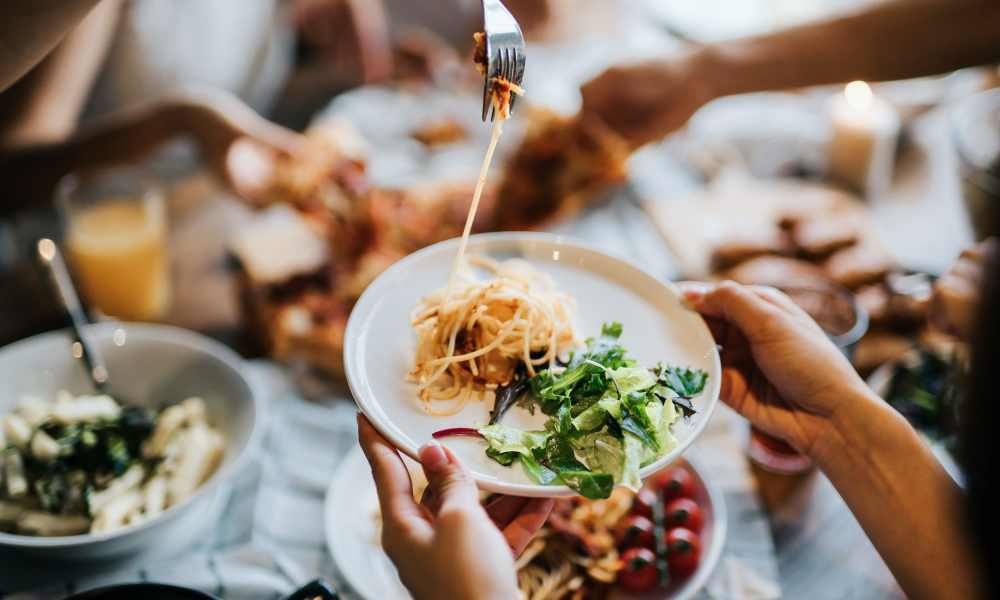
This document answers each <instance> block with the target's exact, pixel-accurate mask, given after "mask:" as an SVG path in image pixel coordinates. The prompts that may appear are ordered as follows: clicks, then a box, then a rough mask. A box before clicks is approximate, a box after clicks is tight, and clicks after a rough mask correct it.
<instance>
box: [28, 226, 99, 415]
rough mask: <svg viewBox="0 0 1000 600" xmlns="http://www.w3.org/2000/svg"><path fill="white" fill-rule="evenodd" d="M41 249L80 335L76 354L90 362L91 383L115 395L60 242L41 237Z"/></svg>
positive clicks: (65, 306)
mask: <svg viewBox="0 0 1000 600" xmlns="http://www.w3.org/2000/svg"><path fill="white" fill-rule="evenodd" d="M37 251H38V259H39V261H40V262H41V263H42V265H43V266H45V268H46V270H47V271H48V273H49V277H50V279H51V280H52V285H53V287H55V289H56V291H57V292H58V293H59V298H60V300H61V302H62V305H63V308H65V309H66V312H67V314H69V318H70V321H71V323H72V327H73V335H74V336H75V337H76V343H74V344H73V355H74V356H76V357H77V358H82V359H83V362H84V364H85V365H86V366H87V375H88V377H89V378H90V381H91V383H93V384H94V389H95V390H97V391H98V392H100V393H102V394H108V395H112V394H111V392H110V389H111V385H110V382H109V381H108V368H107V366H105V363H104V358H103V357H102V356H101V353H100V351H99V350H98V349H97V346H96V345H95V344H94V340H93V338H92V337H91V335H90V332H89V331H88V327H87V326H88V325H90V319H89V318H88V317H87V313H86V311H84V310H83V305H82V304H81V303H80V297H79V296H78V295H77V293H76V288H74V287H73V280H72V279H71V278H70V276H69V271H68V270H67V269H66V261H64V260H63V256H62V252H60V251H59V246H57V245H56V243H55V242H53V241H52V240H50V239H49V238H42V239H40V240H38V244H37Z"/></svg>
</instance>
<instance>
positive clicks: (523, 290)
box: [410, 34, 575, 416]
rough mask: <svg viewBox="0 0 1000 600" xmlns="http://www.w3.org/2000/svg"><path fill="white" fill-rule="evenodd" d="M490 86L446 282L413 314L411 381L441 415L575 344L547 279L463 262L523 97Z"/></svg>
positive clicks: (523, 270) (506, 87) (524, 270)
mask: <svg viewBox="0 0 1000 600" xmlns="http://www.w3.org/2000/svg"><path fill="white" fill-rule="evenodd" d="M476 42H477V48H478V47H479V46H480V45H482V44H483V43H484V38H483V37H482V35H481V34H477V37H476ZM479 54H480V53H479V51H478V50H477V59H476V64H477V65H480V66H481V63H484V62H485V61H484V60H482V59H481V58H480V57H479ZM490 86H491V88H490V96H491V101H492V102H493V109H494V112H495V115H496V118H495V119H494V121H493V131H492V133H491V135H490V143H489V146H488V147H487V149H486V155H485V156H484V157H483V164H482V167H481V168H480V170H479V179H478V180H477V181H476V190H475V193H474V194H473V197H472V203H471V204H470V205H469V213H468V217H467V218H466V220H465V227H464V228H463V230H462V238H461V241H460V242H459V246H458V252H457V253H456V255H455V262H454V264H453V265H452V270H451V275H450V276H449V278H448V285H447V286H446V287H445V288H444V289H443V290H438V291H437V292H435V293H433V294H431V295H430V296H427V297H426V298H424V299H423V301H422V302H421V304H420V305H419V306H417V308H416V309H415V310H414V312H413V316H412V325H413V328H414V330H415V331H416V333H417V351H416V356H415V360H414V367H413V370H412V371H411V372H410V380H411V381H414V382H416V383H417V384H418V386H419V391H420V399H421V401H422V402H423V406H424V410H426V411H427V412H428V413H430V414H433V415H439V416H445V415H451V414H455V413H457V412H459V411H461V410H462V408H463V407H464V406H465V403H466V402H467V401H468V399H469V397H470V395H472V394H473V393H477V394H478V395H479V397H480V398H483V397H484V396H486V395H487V394H492V392H493V390H496V389H497V387H499V386H501V385H506V384H508V383H510V381H511V380H512V379H513V377H514V374H515V371H516V370H517V368H518V366H519V365H522V364H523V365H524V366H525V368H526V369H527V372H528V374H529V375H531V376H534V375H535V369H534V367H535V365H541V364H545V363H548V364H549V365H550V366H551V365H552V364H554V363H555V359H556V357H557V356H558V354H559V352H560V351H561V350H564V349H566V348H568V347H569V345H571V344H573V343H574V342H575V336H574V333H573V328H572V322H571V316H572V314H571V313H572V310H571V309H572V301H571V299H570V298H569V297H568V296H566V295H565V294H560V293H558V292H556V290H555V288H554V286H553V284H552V281H551V279H549V278H548V277H547V276H545V275H544V274H542V273H540V272H538V271H536V270H535V269H533V268H532V267H531V266H530V265H528V264H527V263H524V262H523V261H508V262H505V263H497V262H496V261H493V260H491V259H488V258H485V257H475V259H474V262H475V264H477V265H478V266H480V267H483V268H485V269H487V270H489V271H490V272H491V273H492V274H493V275H494V277H493V278H492V279H489V280H485V281H483V280H477V279H476V278H475V277H473V276H471V274H470V272H469V268H468V266H469V265H468V264H467V263H466V256H465V252H466V249H467V247H468V244H469V234H470V233H471V232H472V224H473V222H475V219H476V212H477V210H478V209H479V200H480V198H481V197H482V194H483V189H484V188H485V186H486V175H487V173H488V172H489V168H490V164H491V163H492V162H493V154H494V152H495V151H496V148H497V144H498V143H499V141H500V136H501V134H502V133H503V122H504V121H505V120H506V119H507V118H509V117H510V99H511V94H512V93H516V94H523V93H524V90H522V89H521V88H520V87H519V86H517V85H515V84H513V83H511V82H509V81H507V80H506V79H503V78H501V77H494V78H492V79H491V80H490ZM459 279H461V281H459ZM441 400H450V401H452V402H451V405H450V406H449V407H447V408H444V409H440V408H437V407H436V406H434V404H433V403H434V402H435V401H441Z"/></svg>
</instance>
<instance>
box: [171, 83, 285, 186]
mask: <svg viewBox="0 0 1000 600" xmlns="http://www.w3.org/2000/svg"><path fill="white" fill-rule="evenodd" d="M175 102H176V103H177V104H178V105H179V106H180V107H181V110H182V114H183V117H182V119H183V125H182V127H183V128H185V129H186V130H187V131H188V132H189V133H190V134H191V135H193V136H194V137H195V139H196V140H197V141H198V144H199V146H200V148H201V151H202V154H203V156H204V159H205V161H206V163H207V164H208V166H209V167H210V168H211V169H212V171H213V172H214V173H215V174H216V175H217V176H218V177H219V178H220V179H221V180H222V181H223V182H225V183H226V185H227V186H228V187H229V188H230V189H231V190H232V191H233V192H234V193H235V194H236V195H238V196H240V197H242V198H244V199H246V200H248V201H250V202H253V203H258V202H263V201H264V200H265V198H266V197H267V193H268V192H269V191H270V189H271V183H272V181H273V179H274V176H275V169H276V165H277V162H278V161H279V159H280V158H282V157H287V156H290V155H292V154H294V153H295V152H296V151H297V150H298V149H299V148H301V147H302V145H303V142H304V137H303V136H302V135H301V134H298V133H296V132H294V131H292V130H290V129H286V128H284V127H282V126H280V125H277V124H275V123H272V122H270V121H268V120H267V119H265V118H263V117H261V116H260V115H258V114H257V113H256V112H254V110H253V109H251V108H250V107H249V106H247V105H246V104H244V103H243V102H241V101H240V100H239V99H238V98H236V97H234V96H232V95H230V94H228V93H225V92H222V91H219V90H210V89H198V90H188V91H186V92H184V93H183V94H181V96H180V97H179V98H177V99H175Z"/></svg>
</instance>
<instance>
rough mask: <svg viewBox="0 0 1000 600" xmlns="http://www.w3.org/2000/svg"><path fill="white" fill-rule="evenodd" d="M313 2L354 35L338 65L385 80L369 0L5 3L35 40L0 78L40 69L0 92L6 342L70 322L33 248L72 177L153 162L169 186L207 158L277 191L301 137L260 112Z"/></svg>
mask: <svg viewBox="0 0 1000 600" xmlns="http://www.w3.org/2000/svg"><path fill="white" fill-rule="evenodd" d="M307 3H308V4H310V5H311V6H313V8H312V9H311V12H310V17H311V20H312V21H313V22H324V23H326V24H327V26H328V27H327V29H328V31H330V32H331V33H332V34H337V33H338V32H339V33H340V36H341V37H342V38H343V39H344V40H345V41H344V42H342V43H341V44H340V45H339V46H338V47H337V52H338V53H339V54H340V55H341V57H342V58H343V60H341V63H340V64H342V65H343V64H348V63H349V62H350V60H349V59H348V58H344V57H345V56H352V57H354V58H353V60H354V61H355V62H357V63H358V64H360V65H361V66H360V67H358V68H356V69H354V70H353V71H351V76H356V77H360V78H378V77H382V76H384V75H385V73H386V72H387V68H384V67H382V68H380V67H379V64H380V63H379V61H378V60H368V59H367V58H364V56H365V53H366V52H367V49H368V48H381V47H384V46H385V45H384V44H382V45H381V46H380V45H378V44H367V45H365V44H362V42H361V40H363V39H365V40H366V39H368V38H367V37H366V36H368V35H378V29H377V28H375V30H374V32H373V30H371V29H368V30H366V32H367V33H356V30H357V29H358V28H359V27H360V25H359V24H361V23H366V22H368V21H371V20H373V19H372V18H371V17H370V13H371V11H372V10H374V9H373V8H371V7H373V6H374V7H376V8H377V7H378V6H379V5H378V3H369V2H367V0H326V1H324V2H314V1H313V2H310V1H309V0H212V1H211V2H193V3H192V2H177V1H170V0H167V1H160V0H129V1H122V0H103V1H101V2H95V1H92V2H83V1H74V0H46V1H45V2H40V3H37V4H29V3H24V2H22V1H21V0H16V1H14V2H12V3H11V4H9V5H7V6H5V7H4V8H3V9H0V11H3V15H4V19H3V24H2V25H0V31H3V32H4V34H5V37H4V41H5V42H6V41H7V40H11V41H13V42H18V43H20V42H22V41H23V42H24V45H23V47H19V48H17V49H8V48H7V46H6V43H5V45H4V47H3V48H0V76H2V77H3V79H0V81H5V82H6V81H13V80H14V79H15V78H16V77H17V76H18V75H19V74H20V72H21V71H24V70H25V69H26V68H31V70H30V71H29V72H28V73H27V74H26V75H24V76H22V77H21V78H20V80H19V81H17V82H16V83H14V84H13V85H12V86H10V87H8V88H7V89H5V90H3V92H2V93H0V177H2V179H3V181H4V183H5V186H6V188H5V192H6V193H5V194H4V198H3V200H0V285H3V286H4V287H5V288H6V289H10V290H13V291H12V292H11V293H8V294H4V295H3V296H2V297H0V314H4V315H12V314H16V315H18V316H19V318H18V319H3V320H2V321H0V344H3V343H6V342H8V341H12V340H14V339H18V338H20V337H23V336H25V335H29V334H31V333H35V332H37V331H41V330H44V329H48V328H51V327H56V326H59V325H60V324H61V323H62V319H61V317H60V316H59V313H58V311H57V310H56V308H55V307H54V306H53V305H52V303H50V302H46V299H47V298H49V297H50V294H49V293H48V292H47V288H46V287H45V286H44V283H43V282H42V281H40V280H39V278H38V275H37V274H36V273H34V268H33V261H32V260H31V258H30V257H31V250H30V249H31V248H32V244H33V242H34V241H35V240H36V239H37V238H39V237H42V236H49V237H58V234H59V224H58V219H57V218H56V216H55V212H54V208H53V196H54V189H55V186H56V184H57V182H58V181H59V180H60V179H61V178H62V177H63V176H65V175H66V174H68V173H71V172H86V171H89V170H100V169H101V168H103V167H105V166H109V165H114V164H122V163H138V162H140V161H147V162H145V166H146V167H148V168H149V169H150V170H151V171H152V172H154V173H155V174H156V175H157V176H158V177H160V178H161V179H165V180H166V181H168V182H169V181H170V180H173V179H175V178H176V177H177V176H178V175H182V174H185V173H187V172H189V171H191V170H192V169H193V168H194V167H195V166H197V165H198V164H199V162H200V163H201V164H204V165H205V166H207V167H208V169H209V171H210V172H211V173H213V174H214V175H215V176H216V179H218V180H219V181H220V182H222V183H223V184H224V185H225V186H226V187H227V188H228V189H229V190H230V191H231V192H233V193H234V194H235V195H236V196H238V197H242V198H244V199H248V200H250V201H253V200H255V199H256V198H257V197H258V196H259V194H260V193H261V192H262V191H263V190H264V189H265V188H266V187H267V186H268V185H269V183H270V175H271V174H272V173H273V166H274V163H275V159H276V157H278V156H279V155H284V154H290V153H294V152H296V151H297V149H298V148H299V146H300V145H301V143H302V136H301V135H300V134H298V133H295V132H293V131H291V130H289V129H286V128H284V127H280V126H278V125H276V124H274V123H272V122H270V121H268V120H267V119H265V118H264V117H262V116H261V114H262V113H264V114H266V113H267V111H268V110H269V109H270V108H271V107H272V106H273V105H274V103H275V101H276V99H277V98H278V97H279V96H280V94H281V93H282V92H283V89H284V86H285V83H286V80H287V78H288V75H289V73H290V72H291V70H292V69H293V67H294V59H295V55H294V47H295V46H294V43H295V40H296V36H297V35H298V32H297V31H296V26H297V25H301V23H296V22H295V20H294V19H293V14H292V13H294V11H295V10H297V9H299V8H301V7H302V6H304V5H306V4H307ZM88 10H89V13H88ZM56 15H62V16H61V17H60V18H57V17H56ZM73 15H75V16H76V19H77V20H79V19H80V18H82V21H81V22H79V23H78V24H76V25H75V26H74V23H73V20H72V19H70V16H73ZM84 15H86V16H85V18H84ZM376 16H377V15H376ZM15 25H16V26H17V27H15ZM8 29H10V30H11V35H10V36H7V30H8ZM67 29H71V31H69V33H68V34H67V33H66V31H67ZM24 32H32V33H33V35H36V36H37V39H34V38H32V39H26V40H21V38H22V37H24V35H23V33H24ZM64 34H65V35H64ZM302 37H303V38H304V37H306V36H305V35H304V34H303V36H302ZM43 42H44V43H43ZM303 43H307V42H305V41H303ZM53 44H54V45H55V47H54V49H52V51H51V52H48V50H49V48H50V47H51V46H52V45H53ZM15 50H17V51H15ZM46 52H48V54H47V55H46ZM43 56H44V60H42V57H43ZM39 61H40V62H39ZM32 65H34V66H33V68H32ZM331 70H333V69H332V68H331ZM191 142H193V144H192V143H191ZM147 159H148V160H147Z"/></svg>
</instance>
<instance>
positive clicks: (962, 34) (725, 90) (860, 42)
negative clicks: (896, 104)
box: [583, 0, 1000, 146]
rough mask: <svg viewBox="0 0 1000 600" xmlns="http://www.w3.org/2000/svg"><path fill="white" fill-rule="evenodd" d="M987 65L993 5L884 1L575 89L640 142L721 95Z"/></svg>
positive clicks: (996, 50) (587, 108)
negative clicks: (579, 90) (855, 10)
mask: <svg viewBox="0 0 1000 600" xmlns="http://www.w3.org/2000/svg"><path fill="white" fill-rule="evenodd" d="M993 61H1000V2H996V1H995V0H884V1H880V2H874V3H871V4H869V5H868V6H866V7H865V8H863V9H861V10H859V11H857V12H854V13H850V14H846V15H843V16H840V17H836V18H833V19H828V20H824V21H818V22H816V23H811V24H807V25H802V26H799V27H793V28H790V29H785V30H783V31H778V32H776V33H772V34H768V35H762V36H757V37H750V38H745V39H738V40H731V41H724V42H718V43H714V44H708V45H704V46H697V47H693V48H690V49H689V50H688V51H686V52H684V53H682V54H681V55H680V56H676V57H672V58H670V59H665V60H657V61H652V62H646V63H642V64H640V65H629V66H621V67H613V68H611V69H609V70H607V71H605V72H604V73H602V74H601V75H599V76H598V77H596V78H595V79H593V80H591V81H590V82H589V83H587V84H586V85H585V86H584V87H583V110H584V112H588V113H591V114H593V115H595V116H597V117H599V118H601V119H603V120H604V121H605V122H607V123H608V124H609V125H611V126H612V127H613V128H614V129H616V130H617V131H618V132H619V133H621V134H622V135H623V136H624V137H625V138H626V139H627V140H629V142H631V143H632V145H633V146H641V145H643V144H645V143H648V142H651V141H653V140H656V139H659V138H662V137H663V136H665V135H666V134H668V133H670V132H671V131H673V130H674V129H676V128H678V127H680V126H681V125H683V124H684V123H685V122H686V121H687V120H688V118H689V117H690V116H691V115H692V114H693V113H694V112H695V111H696V110H698V108H700V107H701V106H702V105H703V104H705V103H707V102H709V101H711V100H714V99H716V98H720V97H722V96H729V95H733V94H742V93H746V92H757V91H766V90H779V89H788V88H796V87H803V86H808V85H818V84H826V83H839V82H843V81H851V80H854V79H866V80H870V81H883V80H892V79H904V78H908V77H916V76H920V75H932V74H936V73H942V72H946V71H950V70H953V69H958V68H961V67H968V66H973V65H980V64H987V63H990V62H993Z"/></svg>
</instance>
